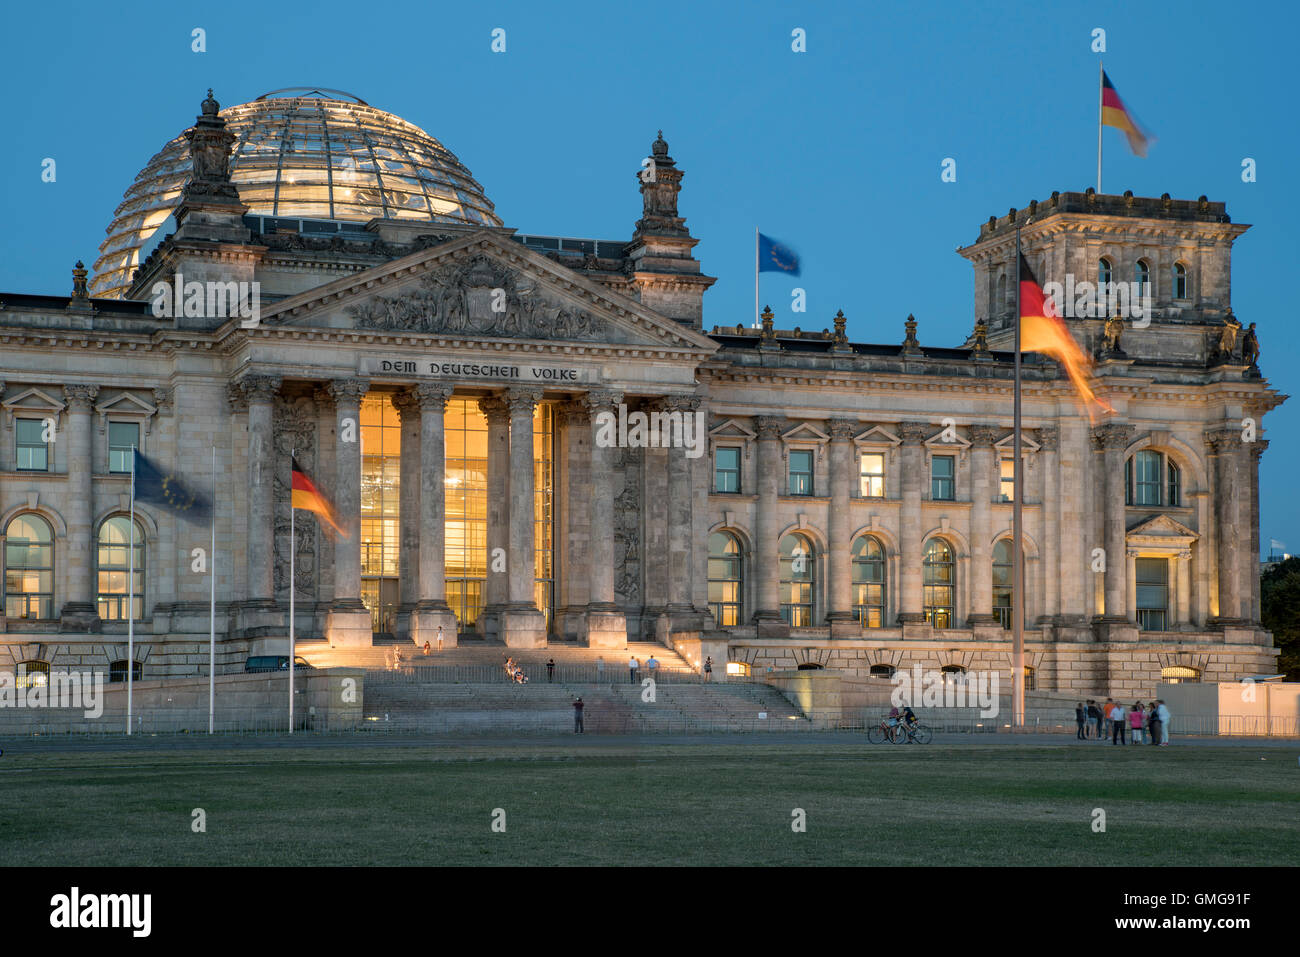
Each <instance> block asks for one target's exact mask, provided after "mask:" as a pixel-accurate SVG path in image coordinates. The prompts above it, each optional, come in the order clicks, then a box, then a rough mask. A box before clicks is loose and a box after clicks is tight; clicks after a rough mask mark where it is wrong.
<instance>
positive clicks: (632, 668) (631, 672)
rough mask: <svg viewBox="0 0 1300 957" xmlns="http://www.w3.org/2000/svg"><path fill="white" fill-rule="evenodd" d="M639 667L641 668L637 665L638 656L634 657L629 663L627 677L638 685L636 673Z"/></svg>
mask: <svg viewBox="0 0 1300 957" xmlns="http://www.w3.org/2000/svg"><path fill="white" fill-rule="evenodd" d="M639 667H641V666H640V665H639V664H637V660H636V655H633V656H632V658H631V660H630V661H628V663H627V677H628V681H630V682H631V683H632V684H636V672H637V669H638V668H639Z"/></svg>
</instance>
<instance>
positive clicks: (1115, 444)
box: [1092, 422, 1136, 452]
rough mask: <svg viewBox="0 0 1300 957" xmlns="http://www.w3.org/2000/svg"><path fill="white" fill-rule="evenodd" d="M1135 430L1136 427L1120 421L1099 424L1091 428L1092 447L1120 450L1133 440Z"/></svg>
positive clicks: (1109, 450) (1104, 449)
mask: <svg viewBox="0 0 1300 957" xmlns="http://www.w3.org/2000/svg"><path fill="white" fill-rule="evenodd" d="M1135 431H1136V429H1134V427H1133V426H1131V425H1125V424H1123V423H1120V422H1112V423H1111V424H1109V425H1099V426H1097V428H1095V429H1093V430H1092V443H1093V447H1094V448H1098V449H1101V450H1103V451H1107V452H1113V451H1115V450H1117V449H1118V450H1120V451H1122V450H1124V449H1126V448H1128V444H1129V443H1130V442H1132V441H1133V433H1134V432H1135Z"/></svg>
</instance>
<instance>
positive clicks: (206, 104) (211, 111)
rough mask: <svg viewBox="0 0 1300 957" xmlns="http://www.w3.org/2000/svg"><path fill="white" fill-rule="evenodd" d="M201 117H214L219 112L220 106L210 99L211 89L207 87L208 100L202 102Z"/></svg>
mask: <svg viewBox="0 0 1300 957" xmlns="http://www.w3.org/2000/svg"><path fill="white" fill-rule="evenodd" d="M202 109H203V115H204V116H216V115H217V113H218V112H220V110H221V104H220V103H218V102H217V101H216V100H214V99H213V98H212V87H208V98H207V99H206V100H204V101H203V107H202Z"/></svg>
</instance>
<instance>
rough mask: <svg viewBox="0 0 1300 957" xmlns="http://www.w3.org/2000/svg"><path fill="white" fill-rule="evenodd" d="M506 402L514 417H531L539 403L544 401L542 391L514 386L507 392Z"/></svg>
mask: <svg viewBox="0 0 1300 957" xmlns="http://www.w3.org/2000/svg"><path fill="white" fill-rule="evenodd" d="M504 400H505V404H506V407H507V408H508V409H509V410H510V414H511V415H512V416H513V415H522V414H524V413H528V414H529V415H531V414H532V412H533V409H534V408H535V407H536V406H537V403H538V402H541V401H542V390H541V389H533V388H530V387H528V386H512V387H511V388H509V389H507V390H506V394H505V396H504Z"/></svg>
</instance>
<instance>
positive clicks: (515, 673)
mask: <svg viewBox="0 0 1300 957" xmlns="http://www.w3.org/2000/svg"><path fill="white" fill-rule="evenodd" d="M505 668H506V675H508V676H509V678H510V680H511V681H513V682H514V683H515V684H517V685H526V684H528V675H526V674H524V669H523V668H521V667H519V665H518V664H516V663H515V659H514V658H507V659H506V664H505Z"/></svg>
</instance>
